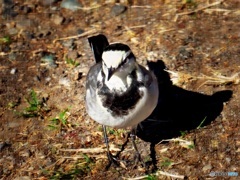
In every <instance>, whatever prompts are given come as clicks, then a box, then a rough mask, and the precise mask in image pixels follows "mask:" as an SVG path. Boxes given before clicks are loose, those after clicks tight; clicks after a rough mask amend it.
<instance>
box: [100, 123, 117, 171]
mask: <svg viewBox="0 0 240 180" xmlns="http://www.w3.org/2000/svg"><path fill="white" fill-rule="evenodd" d="M102 128H103V135H104V141H105V144H106V146H107V156H108V161H109V163H108V165H107V166H106V169H108V168H109V167H110V166H111V164H112V163H113V164H114V165H116V166H118V165H119V163H118V160H117V159H116V158H115V157H113V155H112V153H111V152H110V150H109V141H108V136H107V129H106V126H104V125H102Z"/></svg>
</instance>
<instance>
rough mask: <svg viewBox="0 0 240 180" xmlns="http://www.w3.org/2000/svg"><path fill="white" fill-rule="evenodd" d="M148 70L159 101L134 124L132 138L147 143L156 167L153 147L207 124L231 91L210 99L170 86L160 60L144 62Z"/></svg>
mask: <svg viewBox="0 0 240 180" xmlns="http://www.w3.org/2000/svg"><path fill="white" fill-rule="evenodd" d="M148 66H149V68H150V69H151V70H152V71H153V72H154V74H155V75H156V77H157V79H158V83H159V93H160V94H159V100H158V105H157V107H156V108H155V110H154V111H153V113H152V114H151V115H150V116H149V117H148V118H147V119H146V120H144V121H143V122H141V123H140V124H138V126H137V131H136V134H137V136H138V137H139V138H141V139H142V140H144V141H147V142H150V143H151V146H150V147H151V157H152V161H153V163H154V164H156V157H155V150H154V147H155V145H156V144H157V143H159V142H160V141H161V140H163V139H170V138H173V137H177V136H180V135H181V132H183V131H189V130H193V129H196V128H198V127H203V126H206V125H208V124H210V123H211V122H212V121H214V120H215V119H216V117H217V116H219V115H220V113H221V111H222V110H223V103H224V102H227V101H228V100H229V99H230V98H231V97H232V91H230V90H225V91H219V92H216V93H214V94H213V95H204V94H201V93H197V92H192V91H188V90H185V89H182V88H180V87H177V86H175V85H173V84H172V82H171V80H170V77H169V74H168V73H167V72H166V71H165V70H164V69H165V64H164V63H163V62H162V61H161V60H158V61H157V62H148Z"/></svg>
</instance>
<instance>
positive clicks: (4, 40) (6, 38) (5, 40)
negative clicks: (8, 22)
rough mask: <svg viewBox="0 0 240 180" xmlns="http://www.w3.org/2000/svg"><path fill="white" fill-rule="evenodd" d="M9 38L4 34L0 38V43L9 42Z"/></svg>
mask: <svg viewBox="0 0 240 180" xmlns="http://www.w3.org/2000/svg"><path fill="white" fill-rule="evenodd" d="M10 43H11V38H10V37H9V36H4V37H2V38H0V44H10Z"/></svg>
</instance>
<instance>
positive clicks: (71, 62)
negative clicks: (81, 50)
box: [66, 57, 80, 67]
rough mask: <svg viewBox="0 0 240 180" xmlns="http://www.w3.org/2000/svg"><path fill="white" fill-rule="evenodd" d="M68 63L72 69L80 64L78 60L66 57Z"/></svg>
mask: <svg viewBox="0 0 240 180" xmlns="http://www.w3.org/2000/svg"><path fill="white" fill-rule="evenodd" d="M66 63H67V64H69V65H71V66H72V67H77V66H79V64H80V63H79V62H77V61H76V60H73V59H72V58H68V57H66Z"/></svg>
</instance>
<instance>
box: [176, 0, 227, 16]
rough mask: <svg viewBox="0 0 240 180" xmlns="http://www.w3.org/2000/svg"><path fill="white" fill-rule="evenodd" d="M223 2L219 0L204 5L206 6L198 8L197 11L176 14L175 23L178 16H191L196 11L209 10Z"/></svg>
mask: <svg viewBox="0 0 240 180" xmlns="http://www.w3.org/2000/svg"><path fill="white" fill-rule="evenodd" d="M223 1H224V0H220V1H217V2H214V3H212V4H208V5H206V6H203V7H200V8H198V9H195V10H193V11H188V12H182V13H177V14H176V18H175V21H176V20H177V18H178V16H182V15H189V14H193V13H196V12H198V11H202V10H204V9H207V8H210V7H213V6H216V5H219V4H221V3H222V2H223Z"/></svg>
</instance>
